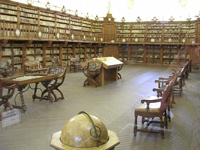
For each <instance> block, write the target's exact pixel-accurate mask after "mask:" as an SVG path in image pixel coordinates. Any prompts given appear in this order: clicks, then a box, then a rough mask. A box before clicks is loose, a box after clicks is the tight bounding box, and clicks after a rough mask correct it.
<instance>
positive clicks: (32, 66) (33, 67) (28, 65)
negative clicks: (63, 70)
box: [24, 60, 48, 74]
mask: <svg viewBox="0 0 200 150" xmlns="http://www.w3.org/2000/svg"><path fill="white" fill-rule="evenodd" d="M47 71H48V68H43V67H42V65H41V63H40V62H39V61H37V60H35V61H26V62H24V74H26V73H46V72H47Z"/></svg>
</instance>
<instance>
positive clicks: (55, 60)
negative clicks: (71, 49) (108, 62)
mask: <svg viewBox="0 0 200 150" xmlns="http://www.w3.org/2000/svg"><path fill="white" fill-rule="evenodd" d="M51 62H52V65H53V66H55V65H56V66H60V65H61V61H60V59H59V58H58V57H55V56H54V57H52V59H51Z"/></svg>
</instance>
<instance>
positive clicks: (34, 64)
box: [24, 60, 41, 68]
mask: <svg viewBox="0 0 200 150" xmlns="http://www.w3.org/2000/svg"><path fill="white" fill-rule="evenodd" d="M24 67H27V68H41V65H40V62H39V61H37V60H35V61H26V62H25V63H24Z"/></svg>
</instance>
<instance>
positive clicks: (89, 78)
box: [83, 77, 99, 87]
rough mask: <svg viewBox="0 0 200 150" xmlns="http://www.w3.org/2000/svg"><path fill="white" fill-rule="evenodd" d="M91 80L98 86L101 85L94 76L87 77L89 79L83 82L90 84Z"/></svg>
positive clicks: (84, 84)
mask: <svg viewBox="0 0 200 150" xmlns="http://www.w3.org/2000/svg"><path fill="white" fill-rule="evenodd" d="M90 82H92V83H93V84H94V85H95V86H96V87H98V86H99V83H98V82H97V81H96V80H95V79H94V78H91V77H87V79H86V80H85V82H84V83H83V86H86V85H89V84H90Z"/></svg>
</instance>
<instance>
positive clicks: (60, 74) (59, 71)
mask: <svg viewBox="0 0 200 150" xmlns="http://www.w3.org/2000/svg"><path fill="white" fill-rule="evenodd" d="M66 71H67V70H66V68H65V67H62V66H57V67H50V68H49V70H48V74H55V75H56V78H55V79H53V81H52V82H51V83H50V84H49V89H50V92H51V94H52V95H53V96H54V100H55V102H56V101H58V100H60V99H61V100H63V99H64V95H63V93H62V91H61V90H60V89H59V87H60V86H61V85H62V84H63V82H64V80H65V75H66ZM42 84H43V83H42ZM56 91H57V92H58V93H59V94H60V97H57V96H56ZM47 92H48V91H47V90H44V91H43V92H42V97H43V96H44V95H45V94H46V93H47Z"/></svg>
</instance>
